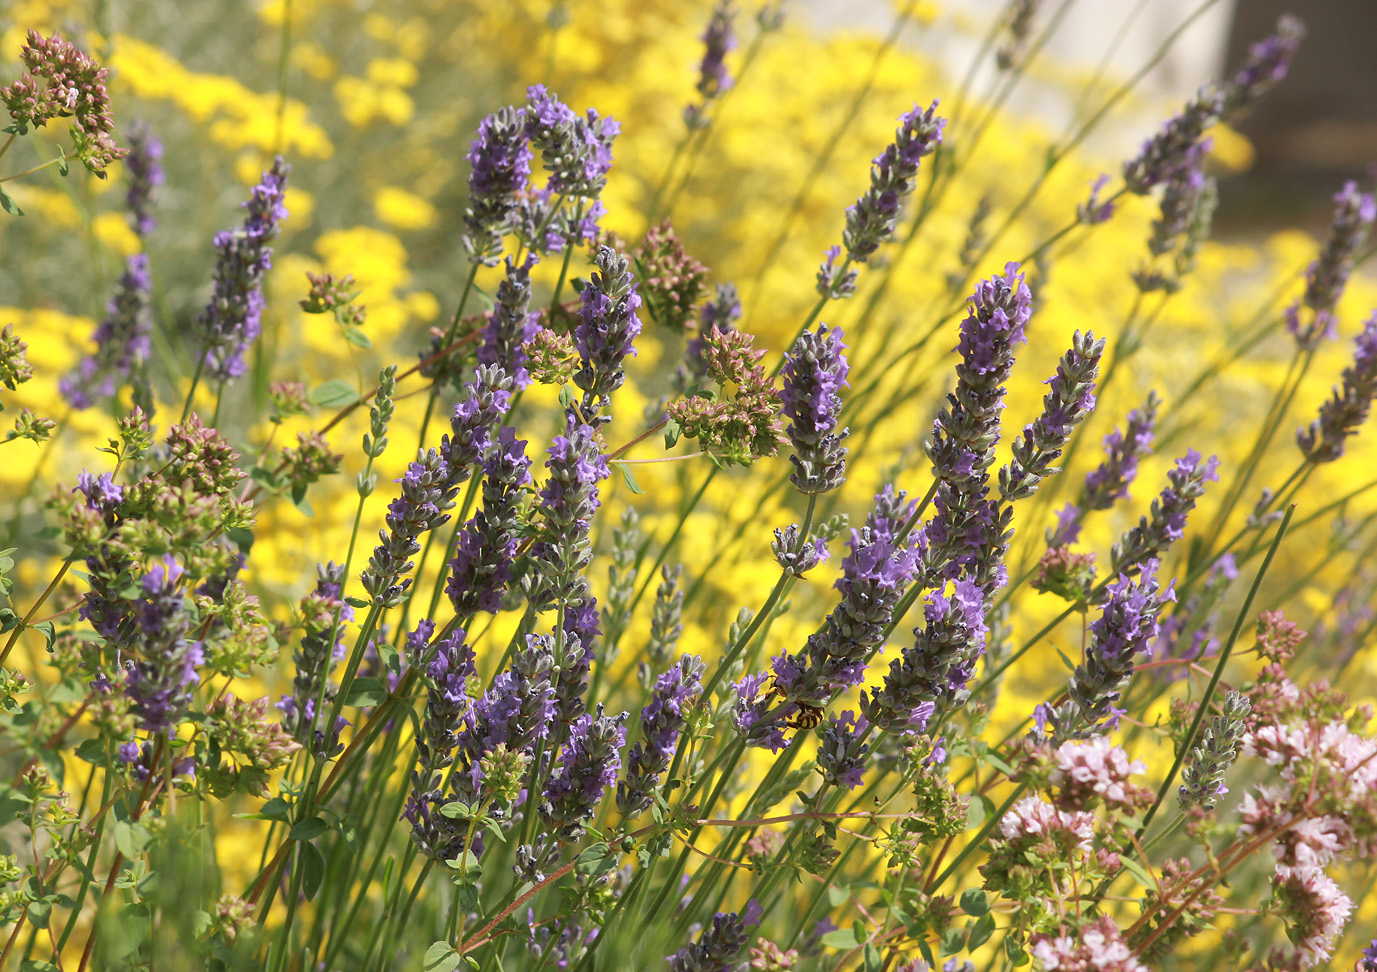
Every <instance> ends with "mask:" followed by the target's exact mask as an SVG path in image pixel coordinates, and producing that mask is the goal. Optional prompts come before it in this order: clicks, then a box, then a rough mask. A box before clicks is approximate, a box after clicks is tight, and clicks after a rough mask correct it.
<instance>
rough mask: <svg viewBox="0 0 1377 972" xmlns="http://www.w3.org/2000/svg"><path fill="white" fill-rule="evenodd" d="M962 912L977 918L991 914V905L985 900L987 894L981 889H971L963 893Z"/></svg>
mask: <svg viewBox="0 0 1377 972" xmlns="http://www.w3.org/2000/svg"><path fill="white" fill-rule="evenodd" d="M961 910H962V911H964V912H965V913H966V914H968V915H974V916H976V917H979V916H980V915H987V914H989V913H990V903H989V902H988V901H986V900H985V892H984V891H981V890H980V889H979V888H970V889H968V890H966V891H964V892H962V894H961Z"/></svg>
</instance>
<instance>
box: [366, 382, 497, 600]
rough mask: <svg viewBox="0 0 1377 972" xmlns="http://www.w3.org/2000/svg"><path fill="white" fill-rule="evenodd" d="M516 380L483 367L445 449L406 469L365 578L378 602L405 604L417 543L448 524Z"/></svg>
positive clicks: (457, 410)
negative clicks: (400, 492) (455, 501)
mask: <svg viewBox="0 0 1377 972" xmlns="http://www.w3.org/2000/svg"><path fill="white" fill-rule="evenodd" d="M510 389H511V379H509V378H508V377H507V376H506V374H505V373H504V372H503V371H502V369H501V368H498V367H495V366H487V365H485V366H482V367H480V368H479V369H478V373H477V374H476V376H475V377H474V380H473V381H472V382H470V383H469V384H468V386H467V391H468V396H467V397H466V398H465V399H464V400H463V401H461V402H460V403H459V404H458V405H456V406H455V407H454V417H453V419H452V420H451V423H450V428H451V431H452V433H453V435H452V436H445V437H444V439H443V440H442V441H441V443H440V449H439V450H438V451H437V450H435V449H429V450H427V451H426V452H423V453H421V454H420V455H419V457H418V458H417V459H416V461H414V462H413V463H411V465H409V466H408V467H407V470H406V473H405V474H404V475H403V476H402V478H401V479H400V480H398V482H400V483H401V484H402V494H401V496H399V497H397V498H396V499H394V500H393V501H392V503H391V504H390V505H389V506H388V508H387V527H388V528H387V529H386V530H382V531H379V533H378V537H379V538H380V540H381V541H382V542H381V543H379V544H378V546H377V547H376V548H375V549H374V551H373V556H372V557H370V558H369V560H368V566H367V568H365V569H364V571H363V573H362V574H361V575H360V581H361V582H362V584H363V589H364V590H365V591H367V592H368V593H369V595H371V596H372V598H373V599H374V601H375V602H377V603H379V604H381V605H384V606H387V607H395V606H396V605H398V604H400V603H401V602H402V599H403V597H404V596H405V595H406V591H407V589H408V588H409V587H410V586H411V578H409V577H407V578H403V577H402V575H403V574H405V573H406V572H407V571H409V570H411V568H412V567H413V566H415V564H414V562H413V561H412V560H411V559H410V558H411V557H413V556H415V555H416V554H417V553H419V552H420V550H421V545H420V543H419V542H418V539H417V538H418V537H419V536H420V535H421V534H422V533H424V532H426V531H427V530H433V529H435V528H436V527H438V526H440V525H441V524H443V523H445V522H446V521H447V520H448V519H449V513H448V512H447V511H448V510H450V509H451V508H453V506H454V497H455V496H456V495H457V494H458V492H459V486H460V484H462V483H463V482H464V481H465V480H466V479H468V477H469V473H470V467H471V466H472V465H473V464H474V463H475V462H477V460H478V457H479V456H481V455H482V454H483V450H484V449H486V448H487V445H488V442H489V440H490V438H491V436H492V429H493V426H495V425H496V424H497V422H498V421H499V420H500V419H501V418H502V416H503V415H505V414H507V410H508V409H509V408H511V391H510Z"/></svg>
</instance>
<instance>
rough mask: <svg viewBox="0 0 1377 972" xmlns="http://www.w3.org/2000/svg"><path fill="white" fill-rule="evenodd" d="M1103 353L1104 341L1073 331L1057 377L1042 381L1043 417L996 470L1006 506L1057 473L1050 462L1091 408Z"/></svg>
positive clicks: (1057, 454)
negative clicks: (1048, 388)
mask: <svg viewBox="0 0 1377 972" xmlns="http://www.w3.org/2000/svg"><path fill="white" fill-rule="evenodd" d="M1103 354H1104V341H1103V340H1100V341H1096V340H1095V335H1094V333H1092V332H1089V331H1087V332H1086V333H1085V334H1084V335H1082V334H1081V332H1080V331H1077V332H1076V333H1075V334H1074V335H1073V336H1072V338H1071V349H1070V350H1069V351H1067V352H1066V354H1064V355H1062V359H1061V361H1060V363H1058V365H1057V373H1056V374H1055V375H1053V376H1052V377H1051V378H1048V379H1047V380H1046V381H1045V382H1043V384H1045V385H1050V386H1051V388H1050V390H1049V391H1048V392H1047V394H1046V395H1045V396H1043V399H1042V414H1041V415H1039V416H1038V417H1037V419H1036V420H1035V421H1034V422H1033V424H1032V425H1028V426H1025V427H1024V429H1023V435H1021V436H1019V437H1018V438H1017V439H1015V440H1014V449H1013V459H1012V460H1011V461H1010V462H1009V464H1008V465H1007V466H1005V467H1004V468H1003V469H1001V470H1000V471H999V489H1000V492H1001V493H1002V494H1003V497H1004V499H1005V500H1006V501H1013V500H1019V499H1024V498H1026V497H1028V496H1032V495H1033V493H1034V492H1036V491H1037V487H1038V483H1040V482H1041V481H1042V480H1043V479H1044V478H1045V477H1047V476H1050V475H1052V474H1053V473H1055V472H1058V471H1059V470H1058V469H1057V468H1056V467H1054V466H1053V465H1052V463H1053V462H1055V461H1056V460H1057V457H1059V456H1060V455H1061V453H1062V449H1064V448H1065V447H1066V443H1067V441H1068V440H1069V439H1070V438H1071V433H1072V432H1074V431H1075V429H1076V426H1077V425H1079V424H1080V423H1081V422H1083V421H1084V420H1085V418H1086V416H1087V415H1089V414H1090V413H1091V412H1092V411H1093V410H1094V408H1095V378H1096V377H1097V376H1098V375H1099V372H1100V357H1101V355H1103Z"/></svg>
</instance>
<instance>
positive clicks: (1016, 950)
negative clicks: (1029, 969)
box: [1004, 935, 1029, 968]
mask: <svg viewBox="0 0 1377 972" xmlns="http://www.w3.org/2000/svg"><path fill="white" fill-rule="evenodd" d="M1004 954H1005V955H1007V956H1008V957H1009V963H1010V964H1011V965H1013V967H1014V968H1018V967H1019V966H1020V965H1027V964H1028V962H1029V958H1028V953H1027V952H1025V951H1024V950H1023V946H1022V945H1020V944H1019V941H1018V939H1017V938H1015V937H1014V936H1013V935H1005V936H1004Z"/></svg>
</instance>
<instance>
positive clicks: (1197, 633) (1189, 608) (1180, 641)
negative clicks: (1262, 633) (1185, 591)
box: [1151, 554, 1238, 682]
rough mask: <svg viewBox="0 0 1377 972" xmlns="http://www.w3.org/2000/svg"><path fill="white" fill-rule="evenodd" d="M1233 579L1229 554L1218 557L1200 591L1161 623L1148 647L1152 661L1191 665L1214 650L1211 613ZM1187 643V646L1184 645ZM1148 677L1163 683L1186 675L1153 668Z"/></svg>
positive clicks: (1235, 566)
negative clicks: (1155, 636) (1150, 647)
mask: <svg viewBox="0 0 1377 972" xmlns="http://www.w3.org/2000/svg"><path fill="white" fill-rule="evenodd" d="M1237 579H1238V564H1237V562H1236V561H1235V560H1234V556H1233V554H1225V555H1224V556H1222V557H1220V558H1219V560H1217V561H1216V562H1215V564H1214V566H1213V567H1211V568H1210V572H1209V573H1208V574H1207V575H1206V576H1205V582H1204V583H1203V584H1202V585H1201V586H1200V588H1199V589H1198V590H1196V591H1194V592H1193V593H1192V594H1191V596H1190V597H1189V598H1187V599H1186V601H1185V603H1184V604H1178V605H1177V606H1176V609H1175V610H1173V611H1172V612H1171V614H1169V615H1167V617H1166V618H1164V619H1163V620H1162V623H1161V625H1160V626H1159V631H1158V634H1157V639H1156V640H1155V641H1154V642H1153V643H1152V652H1151V654H1152V660H1153V661H1164V660H1167V659H1171V660H1175V661H1194V660H1195V659H1197V658H1201V657H1203V656H1204V655H1206V654H1208V653H1209V652H1212V651H1214V650H1215V649H1216V648H1218V647H1219V642H1218V641H1217V640H1216V639H1215V637H1214V634H1215V625H1216V624H1217V623H1218V615H1217V614H1216V613H1214V612H1213V610H1212V609H1213V608H1214V606H1215V605H1216V604H1217V603H1218V602H1219V599H1220V598H1221V597H1223V595H1224V592H1225V591H1226V590H1227V589H1228V586H1229V584H1230V582H1232V581H1235V580H1237ZM1187 639H1189V643H1186V642H1187ZM1152 673H1153V676H1154V677H1155V678H1157V679H1158V680H1160V681H1166V682H1172V681H1176V680H1178V679H1183V678H1185V677H1186V676H1187V674H1188V672H1187V671H1186V669H1185V668H1184V667H1183V666H1179V665H1166V666H1163V667H1161V668H1155V669H1153V672H1152Z"/></svg>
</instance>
